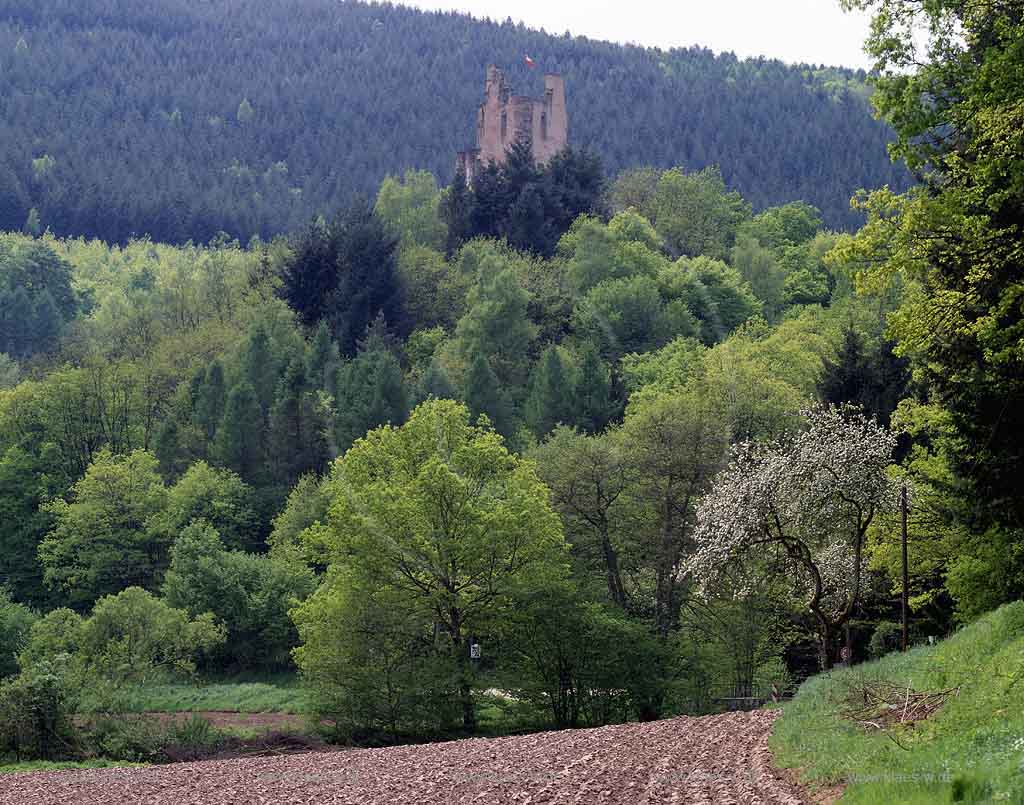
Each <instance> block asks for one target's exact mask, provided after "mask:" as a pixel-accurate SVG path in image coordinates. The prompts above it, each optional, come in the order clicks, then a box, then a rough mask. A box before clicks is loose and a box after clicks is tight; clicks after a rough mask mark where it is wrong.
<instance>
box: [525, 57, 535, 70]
mask: <svg viewBox="0 0 1024 805" xmlns="http://www.w3.org/2000/svg"><path fill="white" fill-rule="evenodd" d="M526 66H527V67H529V68H530V69H533V68H534V67H536V66H537V63H536V62H535V61H534V60H533V59H531V58H530V57H529V56H527V57H526Z"/></svg>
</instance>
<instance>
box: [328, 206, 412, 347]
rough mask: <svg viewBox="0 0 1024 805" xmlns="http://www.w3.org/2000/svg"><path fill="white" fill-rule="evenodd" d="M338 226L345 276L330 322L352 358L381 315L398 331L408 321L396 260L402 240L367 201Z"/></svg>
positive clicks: (333, 300) (352, 209) (342, 274)
mask: <svg viewBox="0 0 1024 805" xmlns="http://www.w3.org/2000/svg"><path fill="white" fill-rule="evenodd" d="M336 226H337V227H338V243H339V245H338V266H339V269H340V276H339V281H338V286H337V288H336V290H335V291H334V293H333V295H332V298H331V307H332V313H331V322H330V323H331V326H332V329H333V331H334V337H335V338H336V339H337V341H338V346H339V347H340V349H341V352H342V354H343V355H353V354H355V353H356V352H357V351H358V341H359V339H360V338H361V337H362V336H363V335H364V333H365V332H366V328H367V327H368V326H369V325H370V324H371V323H372V322H373V320H374V319H375V318H376V317H377V316H378V315H382V316H383V318H384V320H385V321H387V322H388V323H389V324H390V325H392V326H394V327H398V329H399V330H401V327H402V325H403V323H404V320H405V316H404V310H403V307H402V298H401V291H400V288H401V283H400V282H399V281H398V273H397V266H396V258H395V250H396V249H397V247H398V240H397V238H395V237H394V236H392V235H390V234H388V232H387V230H386V228H385V227H384V224H383V222H382V221H381V220H380V218H379V217H378V216H377V215H376V214H375V213H374V212H373V208H372V207H370V206H369V205H368V204H367V203H366V202H365V201H357V202H355V203H354V204H353V205H352V206H351V207H350V208H349V209H348V211H346V213H345V214H344V215H343V216H341V218H340V219H339V221H338V223H337V224H336Z"/></svg>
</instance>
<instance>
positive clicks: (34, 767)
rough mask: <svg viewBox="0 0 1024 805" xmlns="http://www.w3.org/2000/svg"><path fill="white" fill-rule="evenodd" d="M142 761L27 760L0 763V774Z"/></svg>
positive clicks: (91, 767)
mask: <svg viewBox="0 0 1024 805" xmlns="http://www.w3.org/2000/svg"><path fill="white" fill-rule="evenodd" d="M144 765H146V764H144V763H123V762H120V761H116V760H104V759H100V760H80V761H79V760H59V761H53V760H27V761H25V762H23V763H6V764H4V763H0V774H15V773H16V772H26V771H65V770H67V769H108V768H110V767H112V766H144Z"/></svg>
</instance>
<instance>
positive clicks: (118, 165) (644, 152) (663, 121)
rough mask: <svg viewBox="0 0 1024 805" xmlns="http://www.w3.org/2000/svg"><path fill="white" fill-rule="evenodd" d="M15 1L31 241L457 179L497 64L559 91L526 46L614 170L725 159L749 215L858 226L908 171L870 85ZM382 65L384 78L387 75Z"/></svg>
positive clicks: (453, 18)
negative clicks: (420, 176)
mask: <svg viewBox="0 0 1024 805" xmlns="http://www.w3.org/2000/svg"><path fill="white" fill-rule="evenodd" d="M129 5H130V6H131V7H130V8H128V6H129ZM115 8H116V11H115V10H114V9H115ZM3 9H4V14H3V18H2V19H0V41H2V42H4V43H6V49H5V56H4V58H5V59H6V61H5V64H4V80H3V81H2V82H0V107H2V108H4V109H17V110H18V113H17V114H16V115H7V116H6V118H5V123H6V124H7V125H6V126H5V128H4V132H5V139H4V148H3V149H0V229H6V230H17V229H20V228H21V227H22V226H23V225H24V224H25V223H26V220H27V218H28V215H29V211H30V210H31V209H32V208H36V209H37V210H38V213H39V220H40V221H41V225H42V226H44V227H49V228H51V229H52V230H53V231H54V232H55V233H56V234H58V235H75V236H77V235H85V236H87V237H101V238H103V239H105V240H110V241H123V240H125V239H127V238H129V237H130V236H132V235H133V234H139V235H145V234H149V235H150V236H152V237H153V238H154V239H155V240H159V241H184V240H187V239H192V240H193V241H194V242H204V243H205V242H207V241H208V240H209V239H210V238H211V237H213V235H215V234H216V233H217V232H218V231H221V230H223V231H225V232H228V233H229V234H230V235H231V236H232V237H237V238H239V239H240V240H242V241H246V240H248V239H249V238H250V237H251V236H252V235H253V234H258V235H260V236H261V237H262V238H263V239H264V240H269V239H270V238H271V237H272V236H274V235H275V234H279V233H283V232H295V231H298V230H299V229H301V228H302V227H303V226H304V225H305V224H306V223H307V222H308V221H309V220H310V218H311V217H312V216H313V215H315V214H316V213H317V212H318V211H322V210H332V209H338V208H339V207H342V206H344V205H345V204H346V203H347V201H348V200H349V199H350V198H351V196H352V194H354V193H373V192H375V191H376V189H377V187H378V186H379V185H380V182H381V181H382V179H383V178H384V177H385V175H387V174H389V173H390V174H395V175H397V174H401V173H402V172H403V171H404V170H406V169H407V168H426V169H427V170H429V171H431V172H432V173H433V174H434V175H435V176H437V177H438V179H439V181H441V182H442V183H447V182H448V181H449V180H450V179H451V176H452V157H453V155H454V153H455V152H456V151H457V150H460V149H463V148H465V147H466V146H467V145H470V144H471V142H472V136H473V130H472V126H473V122H474V121H473V113H474V111H475V109H476V105H477V103H478V102H479V94H480V83H481V79H482V78H483V72H484V67H485V65H486V64H488V63H489V62H495V63H497V64H499V65H505V66H506V67H507V68H508V78H509V80H510V82H511V83H512V84H513V86H514V87H515V89H516V91H518V92H521V93H523V94H524V95H533V96H537V95H540V94H541V93H542V92H543V89H542V85H541V84H540V80H539V75H538V73H539V72H540V71H536V72H532V71H529V70H528V69H527V68H526V66H525V65H523V63H522V54H523V53H524V52H529V53H537V54H538V56H539V57H541V58H542V59H543V62H544V67H545V69H550V70H557V71H558V72H560V73H561V74H562V75H563V76H564V78H565V81H566V88H567V94H568V107H569V108H568V111H569V118H570V137H571V139H572V141H573V142H574V143H581V144H582V143H585V144H586V145H587V146H588V147H589V148H591V149H593V152H594V153H595V154H597V155H599V156H600V157H601V159H602V160H603V161H604V163H605V165H607V166H608V169H609V171H610V172H611V173H613V174H614V173H617V172H618V171H620V170H622V169H624V168H628V167H632V166H634V165H635V164H637V163H643V164H649V165H652V166H655V167H661V168H665V167H670V166H672V165H680V164H682V165H686V166H687V167H688V168H691V169H698V170H699V169H701V168H703V167H705V166H707V165H712V164H717V165H721V166H722V170H723V172H724V177H725V180H726V182H727V183H728V184H729V186H730V187H732V188H735V189H736V190H739V191H740V192H742V193H743V195H744V196H745V197H746V198H748V199H749V200H750V201H751V202H752V203H753V205H754V207H755V208H757V209H762V208H765V207H768V206H771V205H773V204H779V203H782V202H785V201H789V200H791V199H793V198H804V199H806V200H807V201H809V202H810V203H812V204H814V205H815V206H817V207H818V208H820V209H821V210H822V211H823V213H824V215H823V217H824V220H825V223H826V225H827V226H829V227H830V228H836V227H851V226H856V225H857V224H858V223H859V217H858V214H857V213H856V212H855V211H853V210H851V209H850V208H849V205H848V200H849V197H850V195H851V194H852V193H853V192H854V191H855V190H856V189H857V188H859V187H878V186H881V185H883V184H888V185H890V186H891V187H903V186H905V185H906V184H907V182H908V178H909V177H908V174H907V172H906V171H905V170H904V169H903V168H902V167H897V166H893V165H891V164H889V161H888V159H887V155H886V151H885V146H886V143H887V140H888V139H889V131H888V129H887V128H886V126H885V125H884V124H882V123H879V122H877V121H875V120H873V119H872V116H871V110H870V108H869V104H868V103H867V100H866V96H867V95H868V94H869V93H868V92H866V91H865V87H864V84H865V79H866V75H865V74H864V73H863V72H854V71H849V70H842V69H826V68H820V67H817V66H815V67H813V68H812V67H810V66H808V65H786V64H783V63H781V62H778V61H771V60H766V59H751V60H738V59H736V58H735V57H734V56H733V55H732V54H722V55H720V56H716V55H714V54H713V53H711V52H710V51H708V50H706V49H704V48H700V47H694V48H689V49H682V48H677V49H675V50H673V51H671V52H665V51H654V50H650V49H646V48H640V47H622V46H619V45H613V44H610V43H607V42H597V41H593V40H588V39H585V38H582V37H562V36H551V35H548V34H544V33H542V32H539V31H532V30H529V29H526V28H523V27H521V26H513V25H502V24H499V23H497V22H488V21H480V20H473V19H471V18H469V17H467V16H463V15H456V14H431V13H424V12H421V11H418V10H414V9H411V8H406V7H402V6H400V5H384V6H382V5H380V4H369V3H360V2H350V3H344V4H339V3H337V2H334V0H303V2H302V3H301V4H297V3H295V2H286V0H267V1H266V2H264V3H261V4H258V6H255V5H254V6H251V7H249V6H246V12H245V13H238V10H237V7H236V6H235V5H234V4H232V3H230V2H227V1H226V0H210V2H204V3H189V2H185V0H136V2H133V3H131V4H127V3H124V2H120V0H118V2H114V0H79V2H76V3H72V2H70V0H54V2H49V3H43V4H40V3H38V2H31V0H7V2H5V3H4V5H3ZM325 20H330V24H329V25H325V24H324V23H325ZM23 35H24V36H25V38H26V39H28V40H30V42H29V49H28V51H27V52H26V53H24V54H21V55H20V56H18V55H15V54H14V53H13V47H14V45H13V43H16V42H18V41H19V39H20V38H21V37H22V36H23ZM82 36H88V37H89V41H90V43H91V46H90V47H88V48H83V47H80V46H79V45H80V42H79V40H80V38H81V37H82ZM440 54H445V56H444V57H443V58H444V67H443V69H439V68H438V66H437V64H435V63H434V61H435V60H436V59H438V58H442V56H441V55H440ZM452 54H454V57H452ZM12 59H13V61H12ZM425 59H426V61H425ZM369 62H372V63H375V64H378V65H385V66H386V69H380V70H376V71H375V72H374V74H373V80H372V81H371V80H367V64H368V63H369ZM282 86H285V87H288V90H287V91H286V92H283V91H281V87H282ZM24 98H31V99H32V102H31V103H30V104H25V103H24V102H23V100H22V99H24ZM243 101H244V103H243ZM239 110H241V111H242V114H241V116H239ZM271 110H272V113H271ZM625 110H628V111H625ZM250 112H251V116H250ZM96 121H102V122H103V123H102V125H97V124H96ZM510 122H512V121H510ZM124 132H131V136H130V137H124V136H123V133H124ZM339 132H344V136H342V137H339ZM751 132H756V133H757V136H756V137H752V136H751ZM837 142H841V143H843V148H835V147H834V144H835V143H837ZM44 144H45V148H46V153H45V154H44V153H40V150H39V149H40V148H41V146H42V145H44ZM514 202H515V198H511V199H508V200H507V203H505V204H502V205H501V209H503V210H508V209H509V207H510V205H511V204H513V203H514ZM549 212H550V211H549ZM478 231H479V230H478ZM494 233H495V234H497V232H496V230H495V232H494ZM299 263H302V261H299ZM299 263H297V264H296V265H298V264H299ZM319 265H320V266H321V267H323V268H326V269H328V270H329V269H330V268H331V265H330V263H329V262H322V263H319ZM310 279H311V284H312V285H313V286H314V287H315V286H316V283H315V282H312V278H310ZM329 284H330V283H329V282H328V285H329ZM293 287H295V286H293ZM300 296H301V297H302V299H304V300H306V301H307V302H309V303H311V304H312V305H313V307H312V308H306V307H305V306H303V305H300V304H299V303H298V302H297V300H295V301H294V304H295V308H296V310H301V311H304V312H303V319H304V321H306V322H307V323H309V324H312V323H315V322H316V321H317V320H318V319H319V318H320V317H321V315H322V314H323V311H322V310H321V311H319V312H318V311H317V310H316V309H315V308H316V307H317V306H319V305H326V304H328V302H329V296H327V295H321V296H320V297H319V299H320V300H321V301H320V302H317V299H318V297H317V295H316V294H315V293H306V294H300ZM54 298H55V300H56V301H57V304H58V307H60V300H59V299H58V298H57V297H56V295H55V297H54ZM388 320H389V321H392V322H395V323H397V320H395V319H394V318H393V317H391V316H390V315H389V316H388ZM356 332H357V333H358V332H360V331H359V330H357V331H356Z"/></svg>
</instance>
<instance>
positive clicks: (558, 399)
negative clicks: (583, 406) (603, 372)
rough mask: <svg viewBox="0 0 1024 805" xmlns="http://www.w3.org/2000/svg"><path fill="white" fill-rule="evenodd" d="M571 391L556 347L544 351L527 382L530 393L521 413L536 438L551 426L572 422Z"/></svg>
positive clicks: (546, 431)
mask: <svg viewBox="0 0 1024 805" xmlns="http://www.w3.org/2000/svg"><path fill="white" fill-rule="evenodd" d="M572 408H573V389H572V383H571V381H570V380H569V378H568V377H567V376H566V371H565V365H564V364H563V363H562V358H561V355H559V352H558V347H555V346H550V347H548V348H547V349H545V350H544V352H543V354H541V356H540V360H539V361H537V366H536V367H535V368H534V371H533V376H532V377H531V379H530V393H529V395H528V396H527V398H526V405H525V409H524V414H525V418H526V424H527V425H529V426H530V429H531V430H532V431H533V433H534V435H535V436H536V437H537V438H538V439H543V438H544V437H545V436H547V434H548V433H550V432H551V431H552V429H553V428H554V427H555V425H559V424H569V423H570V422H571V421H572V419H573V411H572Z"/></svg>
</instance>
